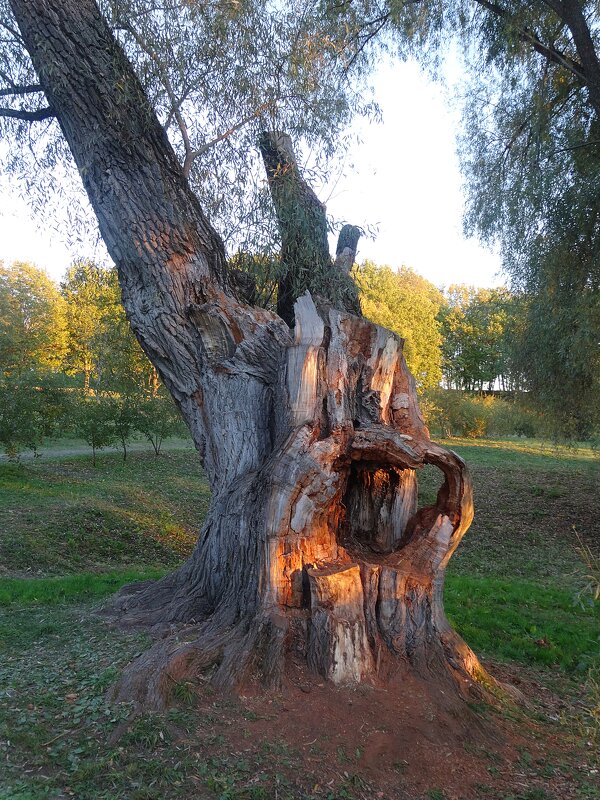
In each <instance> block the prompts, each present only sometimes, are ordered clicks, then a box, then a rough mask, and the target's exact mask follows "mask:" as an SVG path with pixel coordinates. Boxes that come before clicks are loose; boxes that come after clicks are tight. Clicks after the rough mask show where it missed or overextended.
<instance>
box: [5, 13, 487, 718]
mask: <svg viewBox="0 0 600 800" xmlns="http://www.w3.org/2000/svg"><path fill="white" fill-rule="evenodd" d="M11 5H12V7H13V9H14V12H15V15H16V17H17V20H18V23H19V26H20V29H21V32H22V35H23V38H24V41H25V43H26V46H27V47H28V49H29V51H30V53H31V56H32V59H33V62H34V65H35V67H36V70H37V72H38V75H39V79H40V83H41V85H42V86H43V88H44V91H45V92H46V94H47V96H48V100H49V102H50V104H51V105H52V108H53V109H54V110H55V113H56V115H57V118H58V119H59V121H60V124H61V127H62V130H63V132H64V134H65V137H66V139H67V141H68V143H69V146H70V148H71V150H72V152H73V155H74V158H75V160H76V163H77V165H78V167H79V169H80V171H81V174H82V179H83V181H84V185H85V187H86V189H87V192H88V195H89V198H90V201H91V203H92V206H93V208H94V210H95V212H96V214H97V216H98V221H99V224H100V229H101V232H102V235H103V237H104V240H105V241H106V243H107V246H108V248H109V251H110V253H111V255H112V257H113V259H114V260H115V263H116V264H117V267H118V270H119V276H120V280H121V285H122V288H123V301H124V304H125V307H126V310H127V314H128V317H129V319H130V322H131V325H132V328H133V330H134V332H135V333H136V335H137V336H138V338H139V340H140V342H141V344H142V347H143V348H144V350H145V351H146V353H147V354H148V356H149V357H150V359H151V361H152V362H153V364H154V365H155V366H156V368H157V370H158V371H159V372H160V374H161V377H162V378H163V380H164V382H165V384H166V385H167V387H168V388H169V390H170V391H171V393H172V395H173V397H174V398H175V400H176V402H177V404H178V406H179V408H180V410H181V413H182V415H183V417H184V419H185V421H186V422H187V424H188V426H189V428H190V431H191V433H192V436H193V439H194V442H195V445H196V448H197V450H198V451H199V454H200V456H201V458H202V460H203V463H204V466H205V470H206V473H207V475H208V478H209V480H210V484H211V487H212V500H211V504H210V508H209V511H208V514H207V517H206V521H205V523H204V526H203V528H202V531H201V532H200V535H199V539H198V543H197V545H196V548H195V550H194V553H193V554H192V556H191V557H190V558H189V559H188V560H187V561H186V562H185V563H184V564H183V565H182V566H181V567H180V568H179V569H177V570H176V571H175V572H173V573H172V574H171V575H168V576H167V577H165V578H163V579H162V580H159V581H154V582H146V583H142V584H137V585H133V586H130V587H127V588H126V589H125V590H123V591H122V592H121V593H120V595H119V596H118V597H117V599H116V601H115V603H114V605H113V608H112V611H113V613H114V614H116V615H117V616H118V618H119V619H120V620H121V622H123V623H127V624H144V625H150V626H154V627H155V629H156V630H160V631H162V634H163V637H164V638H162V639H161V640H159V641H158V642H157V644H155V645H154V647H152V648H151V649H150V650H149V651H148V652H147V653H145V654H143V655H142V656H140V657H139V658H138V659H137V660H136V661H135V662H134V663H133V664H131V665H130V666H129V667H128V668H127V670H126V671H125V673H124V674H123V676H122V678H121V680H120V682H119V684H118V687H117V689H116V691H115V696H116V697H118V698H121V699H128V700H134V701H136V702H137V703H140V704H144V705H146V706H149V707H160V706H161V705H162V704H164V703H165V702H166V701H167V699H168V697H169V694H170V692H171V690H172V687H173V685H174V684H175V683H177V682H179V681H181V680H188V679H193V678H194V676H195V675H197V674H199V673H200V672H201V671H203V670H205V669H207V668H208V667H209V666H211V665H212V666H213V669H214V671H213V677H212V679H213V682H214V683H215V684H216V685H217V686H219V687H228V688H231V687H236V686H239V685H240V684H243V683H245V682H248V681H254V680H260V681H261V682H262V683H263V684H265V685H268V686H271V687H272V686H278V685H280V684H281V682H282V680H283V679H284V675H285V673H286V669H287V668H288V666H289V662H290V658H291V654H298V653H302V654H303V658H304V660H305V663H306V664H307V665H308V667H309V668H310V669H312V670H313V671H315V672H317V673H319V674H321V675H324V676H326V677H327V678H328V679H331V680H332V681H334V682H337V683H345V682H355V681H375V680H385V678H386V676H389V675H390V674H391V673H392V672H394V671H397V670H399V669H400V668H405V669H407V668H408V669H413V670H416V671H418V672H419V673H420V674H421V675H423V676H425V677H427V678H429V679H432V680H436V681H443V682H447V681H449V682H450V684H452V685H456V686H457V687H459V688H461V689H462V688H464V686H465V685H470V682H471V676H473V675H474V674H476V673H477V671H478V670H480V667H479V665H478V662H477V659H476V658H475V656H474V655H473V654H472V652H471V651H470V650H469V649H468V647H467V646H466V645H465V644H464V642H462V640H460V638H459V637H458V636H457V635H456V633H454V631H452V629H451V628H450V626H449V625H448V622H447V621H446V617H445V615H444V610H443V601H442V593H443V579H444V571H445V568H446V565H447V563H448V560H449V558H450V556H451V555H452V553H453V551H454V550H455V548H456V547H457V546H458V543H459V542H460V539H461V538H462V536H463V535H464V533H465V532H466V530H467V528H468V526H469V524H470V521H471V518H472V514H473V506H472V495H471V484H470V480H469V476H468V473H467V470H466V467H465V465H464V463H463V462H462V460H461V459H460V458H459V457H458V456H457V455H456V454H454V453H452V452H450V451H447V450H444V449H443V448H441V447H439V446H437V445H435V444H433V443H432V442H431V441H430V438H429V433H428V431H427V428H426V427H425V425H424V423H423V420H422V417H421V414H420V411H419V407H418V403H417V399H416V392H415V383H414V380H413V378H412V376H411V375H410V373H409V372H408V369H407V367H406V363H405V360H404V357H403V355H402V340H401V339H399V338H398V337H397V336H396V335H395V334H393V333H391V332H389V331H387V330H385V329H383V328H381V327H379V326H377V325H374V324H372V323H370V322H368V321H366V320H364V319H362V318H360V317H358V316H354V315H352V314H351V313H349V312H347V311H344V310H337V309H335V308H333V307H332V306H331V305H330V303H329V302H326V301H323V300H319V299H318V298H316V297H312V296H311V294H310V293H308V292H307V293H305V294H304V295H303V296H301V297H300V298H299V299H298V300H297V301H296V303H295V306H294V319H295V328H294V330H293V333H290V330H289V328H288V325H287V324H286V323H285V322H284V320H282V319H281V318H280V317H278V316H277V315H275V314H272V313H270V312H268V311H265V310H264V309H260V308H256V307H252V306H250V305H248V304H247V303H245V302H242V301H241V300H240V299H239V298H238V297H236V295H235V293H234V291H233V289H232V288H231V286H230V282H229V280H228V278H227V275H226V273H225V266H224V265H225V260H224V255H223V247H222V244H221V241H220V239H219V237H218V235H217V234H216V232H215V231H214V230H213V229H212V228H211V226H210V224H209V223H208V221H207V219H206V218H205V216H204V214H203V213H202V210H201V209H200V207H199V205H198V203H197V200H196V198H195V197H194V195H193V194H192V192H191V190H190V189H189V186H188V184H187V181H186V180H185V178H184V176H183V173H182V170H181V168H180V167H179V165H178V164H177V161H176V159H175V156H174V154H173V151H172V149H171V147H170V145H169V143H168V141H167V139H166V137H165V135H164V132H163V130H162V128H161V127H160V125H159V124H158V122H157V120H156V118H155V116H154V114H153V113H152V110H151V109H150V107H149V105H148V102H147V100H146V98H145V97H144V95H143V92H142V89H141V86H140V85H139V83H138V81H137V79H136V77H135V76H134V74H133V72H132V70H131V67H130V65H129V64H128V62H127V60H126V58H125V56H124V54H123V52H122V51H121V49H120V47H119V46H118V44H117V43H116V42H115V41H114V39H113V37H112V36H111V33H110V31H109V29H108V27H107V26H106V24H105V23H104V21H103V20H102V18H101V16H100V14H99V12H98V10H97V8H96V6H95V4H94V3H93V2H91V0H78V1H77V2H75V0H29V1H28V2H25V0H11ZM425 464H434V465H435V466H437V467H438V468H439V469H440V470H441V472H442V473H443V476H444V480H443V485H442V487H441V489H440V491H439V493H438V496H437V501H436V503H435V504H434V505H433V506H431V507H426V508H421V509H417V501H416V498H417V473H418V471H419V469H420V468H421V467H423V466H424V465H425ZM452 679H456V680H455V681H454V680H452Z"/></svg>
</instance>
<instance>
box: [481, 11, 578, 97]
mask: <svg viewBox="0 0 600 800" xmlns="http://www.w3.org/2000/svg"><path fill="white" fill-rule="evenodd" d="M475 2H476V3H477V4H478V5H480V6H483V8H485V9H487V10H488V11H490V12H491V13H492V14H495V15H496V16H497V17H501V18H502V19H508V20H510V19H511V16H512V15H511V13H510V11H508V10H507V9H505V8H503V7H502V6H500V5H498V3H492V2H489V0H475ZM517 35H518V36H519V38H520V39H521V41H522V42H525V43H526V44H530V45H531V46H532V47H533V49H534V50H535V51H536V52H537V53H539V54H540V55H543V56H544V58H546V59H547V60H548V61H551V62H552V63H554V64H559V65H560V66H561V67H564V68H565V69H567V70H568V71H569V72H571V73H572V74H573V75H575V77H576V78H577V79H578V81H580V83H582V84H584V85H587V83H588V78H587V75H586V72H585V70H584V67H583V66H582V64H580V63H579V62H577V61H575V59H573V58H571V57H570V56H568V55H567V54H566V53H563V52H561V51H560V50H558V49H557V48H556V47H553V46H552V45H548V44H545V43H544V42H542V40H541V39H540V38H539V36H538V35H537V34H536V33H535V32H534V31H531V30H530V29H529V28H527V27H521V28H519V29H518V31H517Z"/></svg>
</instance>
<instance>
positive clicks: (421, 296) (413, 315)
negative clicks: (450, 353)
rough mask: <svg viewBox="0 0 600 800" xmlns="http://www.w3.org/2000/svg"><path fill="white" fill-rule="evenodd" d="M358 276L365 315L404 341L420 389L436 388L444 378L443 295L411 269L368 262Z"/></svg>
mask: <svg viewBox="0 0 600 800" xmlns="http://www.w3.org/2000/svg"><path fill="white" fill-rule="evenodd" d="M355 276H356V280H357V283H358V286H359V290H360V300H361V306H362V309H363V312H364V314H365V316H366V317H367V318H368V319H370V320H372V321H373V322H376V323H377V324H378V325H382V326H383V327H385V328H388V329H389V330H391V331H394V332H395V333H397V334H398V336H401V337H402V338H403V339H404V340H405V355H406V363H407V364H408V368H409V369H410V371H411V372H412V374H413V375H414V376H415V378H416V381H417V387H418V388H419V389H424V388H429V387H434V386H437V385H438V384H439V383H440V381H441V379H442V369H441V358H442V357H441V350H440V346H441V342H442V339H441V336H440V323H439V322H438V319H437V316H438V313H439V311H440V308H441V306H442V302H443V298H442V295H441V293H440V292H439V291H438V290H437V289H436V288H435V286H434V285H433V284H431V283H429V281H426V280H425V279H424V278H422V277H421V276H420V275H418V274H417V273H416V272H414V270H412V269H410V268H409V267H401V268H400V269H399V270H393V269H391V267H377V266H376V265H375V264H373V263H372V262H370V261H366V262H365V263H364V264H361V266H360V267H359V268H358V269H357V270H356V271H355Z"/></svg>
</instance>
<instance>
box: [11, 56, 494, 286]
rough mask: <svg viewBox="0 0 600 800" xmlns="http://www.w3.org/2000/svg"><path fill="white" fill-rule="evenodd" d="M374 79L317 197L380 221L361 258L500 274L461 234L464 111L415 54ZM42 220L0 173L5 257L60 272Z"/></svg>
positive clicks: (371, 223) (443, 278)
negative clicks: (376, 109)
mask: <svg viewBox="0 0 600 800" xmlns="http://www.w3.org/2000/svg"><path fill="white" fill-rule="evenodd" d="M374 86H375V97H376V100H377V101H378V103H379V105H380V106H381V110H382V115H383V120H382V122H381V123H379V124H378V123H368V122H367V121H360V122H359V123H358V124H357V125H356V126H355V128H354V129H355V130H357V131H358V132H359V133H360V135H361V139H362V144H361V145H359V146H357V147H355V148H354V149H353V151H352V152H350V153H349V154H348V157H347V159H346V168H345V172H344V174H343V175H342V176H341V177H340V178H339V180H337V181H336V183H335V185H334V186H333V187H330V188H329V189H328V190H326V191H325V193H324V194H322V196H321V199H323V200H325V201H326V203H327V209H328V212H329V214H330V215H332V216H333V217H334V218H336V219H340V220H344V221H347V222H351V223H353V224H357V225H361V226H363V227H367V226H368V227H371V228H372V227H376V229H377V230H376V239H375V240H374V241H370V240H368V239H366V238H363V239H361V242H360V245H359V254H358V260H359V261H362V260H363V259H366V258H368V259H371V260H373V261H375V262H376V263H378V264H389V265H390V266H393V267H396V266H400V265H402V264H406V265H407V266H411V267H413V268H414V269H415V270H416V271H417V272H419V273H420V274H421V275H423V276H424V277H425V278H427V279H428V280H430V281H432V282H433V283H434V284H435V285H436V286H448V285H449V284H451V283H467V284H473V285H476V286H492V285H498V284H500V283H502V277H501V276H500V275H499V274H498V273H499V268H500V265H499V259H498V257H497V256H496V255H494V254H492V253H491V252H489V251H488V250H486V249H484V248H483V247H482V246H481V245H479V244H478V243H477V242H476V241H474V240H467V239H465V237H464V236H463V233H462V209H463V202H464V200H463V191H462V185H461V176H460V173H459V169H458V160H457V157H456V133H457V124H458V116H457V112H456V110H451V108H450V106H449V103H448V99H447V97H445V96H444V90H443V89H442V88H441V87H440V86H438V85H437V84H433V83H432V82H431V81H430V80H429V79H428V78H427V77H426V76H425V75H424V74H423V73H422V72H421V70H420V69H419V67H418V66H417V65H416V64H415V63H413V62H407V63H396V64H393V65H385V66H382V67H381V68H380V69H379V70H378V72H377V73H376V75H375V77H374ZM40 222H41V221H40V220H38V222H37V223H36V221H34V220H33V219H32V218H31V216H30V214H29V212H28V209H27V206H26V204H25V203H24V202H23V201H22V200H21V199H20V198H19V197H18V196H17V195H16V192H14V191H13V190H12V189H11V186H10V182H9V181H8V180H6V179H5V180H3V183H2V195H1V196H0V259H3V260H4V261H5V262H11V261H13V260H16V259H19V260H23V261H33V262H34V263H36V264H37V265H38V266H40V267H44V268H45V269H46V270H47V271H48V273H49V274H50V275H51V276H52V277H53V278H55V279H56V280H58V279H60V278H61V276H62V274H63V273H64V271H65V269H66V267H67V266H68V264H69V263H70V262H71V260H72V259H73V258H74V257H75V256H76V255H78V253H76V252H73V251H72V250H69V249H67V247H66V246H65V244H64V242H63V239H62V237H61V235H60V232H59V231H57V230H54V229H53V228H52V227H49V226H48V227H45V228H44V226H43V225H41V224H39V223H40ZM83 255H91V253H83Z"/></svg>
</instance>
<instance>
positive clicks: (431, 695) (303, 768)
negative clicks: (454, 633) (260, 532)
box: [198, 668, 600, 800]
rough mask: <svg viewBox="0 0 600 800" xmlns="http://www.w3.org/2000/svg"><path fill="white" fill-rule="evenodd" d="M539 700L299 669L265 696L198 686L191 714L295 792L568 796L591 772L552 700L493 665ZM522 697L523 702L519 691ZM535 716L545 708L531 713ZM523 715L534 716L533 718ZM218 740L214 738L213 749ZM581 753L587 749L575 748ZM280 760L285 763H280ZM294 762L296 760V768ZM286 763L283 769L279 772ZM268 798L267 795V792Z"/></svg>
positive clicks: (400, 797)
mask: <svg viewBox="0 0 600 800" xmlns="http://www.w3.org/2000/svg"><path fill="white" fill-rule="evenodd" d="M493 669H494V671H495V673H496V675H497V677H498V678H500V679H508V678H512V679H515V680H517V681H518V682H519V684H520V686H519V688H520V691H522V692H523V694H524V696H525V697H527V696H528V695H530V694H531V695H532V696H537V695H539V694H540V693H541V694H542V695H543V696H544V698H545V699H544V702H545V703H546V705H545V707H542V706H536V708H535V709H534V708H533V707H531V706H527V707H525V708H522V709H518V708H516V707H515V706H514V705H513V704H512V703H511V702H510V701H508V700H498V701H494V705H493V706H492V705H487V704H482V703H472V704H467V703H465V702H464V701H462V700H458V699H457V698H456V697H453V698H452V699H450V698H449V697H448V693H447V692H446V694H444V692H441V691H440V690H432V689H431V687H430V686H429V685H427V684H425V683H421V682H419V681H418V680H416V679H415V678H414V677H413V678H412V679H411V678H406V677H400V676H399V677H398V679H397V681H396V682H395V684H394V685H390V686H388V687H387V688H386V689H382V688H372V687H366V686H361V687H358V688H354V689H349V688H335V687H333V686H332V685H331V684H325V683H319V682H315V681H314V677H313V678H309V677H308V676H307V675H303V674H301V673H299V674H298V677H297V680H296V681H294V683H292V684H290V685H289V686H287V687H286V689H285V691H284V692H282V693H281V694H279V695H277V696H276V697H272V698H271V699H268V698H265V697H264V696H261V695H259V694H252V695H251V694H247V695H245V696H242V697H239V698H229V700H228V701H223V700H222V699H219V698H217V697H215V696H212V695H211V693H210V691H208V692H207V693H203V694H202V695H201V696H200V697H199V709H198V710H199V717H200V718H202V717H207V718H210V719H211V724H212V725H213V726H215V729H218V730H220V731H222V733H223V736H224V738H225V742H226V744H225V747H226V748H227V750H228V752H229V753H231V754H232V755H234V754H237V755H238V756H239V757H240V758H244V759H247V760H250V761H251V762H252V761H254V762H255V763H256V764H257V769H259V768H260V767H259V766H258V765H260V763H261V756H260V754H262V755H263V756H264V754H265V752H269V753H274V754H276V756H277V757H278V758H279V759H280V764H279V765H278V768H279V767H280V770H281V774H285V775H286V777H287V779H288V785H289V782H291V783H292V784H294V785H295V786H297V788H298V791H299V794H298V797H306V794H304V793H307V794H309V795H310V796H311V797H313V796H318V797H321V796H323V797H328V798H331V799H333V800H337V798H345V797H352V798H357V799H358V798H360V799H362V798H364V799H365V800H366V799H367V798H369V799H370V798H385V799H386V800H421V798H423V800H429V799H430V798H431V799H432V800H475V799H476V798H478V799H479V798H480V799H481V800H483V798H486V799H487V798H493V800H496V798H498V800H500V799H501V800H505V798H506V800H509V798H510V800H521V798H525V799H526V800H530V798H531V799H532V800H542V798H543V800H546V799H547V800H550V799H552V800H571V798H573V799H574V798H580V797H586V798H587V797H592V796H594V795H593V794H591V795H590V794H581V793H580V787H581V784H582V781H583V782H585V783H587V784H588V785H591V784H594V783H596V784H597V785H598V791H599V794H598V796H600V783H598V782H597V774H595V773H594V772H593V770H592V767H591V765H590V764H589V763H586V762H585V757H586V753H585V749H582V748H584V743H582V742H580V743H576V742H574V740H573V737H572V736H570V735H569V733H568V731H565V729H564V728H562V727H561V726H558V725H557V724H556V722H552V719H553V718H555V717H556V716H557V714H556V712H557V706H556V704H557V703H558V704H559V705H560V704H561V703H562V704H563V705H565V703H564V701H561V700H559V699H558V697H557V696H554V695H553V694H552V693H551V692H550V691H546V692H540V686H539V684H536V682H535V679H534V678H531V677H529V678H528V677H525V676H523V675H522V674H521V673H517V671H516V670H515V671H513V672H510V671H509V670H508V669H504V670H502V669H500V670H498V669H496V668H493ZM526 703H527V701H526ZM544 716H546V717H547V719H546V720H544V721H542V718H543V717H544ZM534 718H535V719H536V720H537V721H534ZM222 747H223V743H221V746H220V749H222ZM587 756H588V759H587V761H588V762H589V760H590V759H589V753H588V754H587ZM286 765H287V767H286ZM299 767H300V769H299ZM286 769H287V772H286ZM273 796H274V797H276V796H277V792H276V791H275V794H274V795H273Z"/></svg>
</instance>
